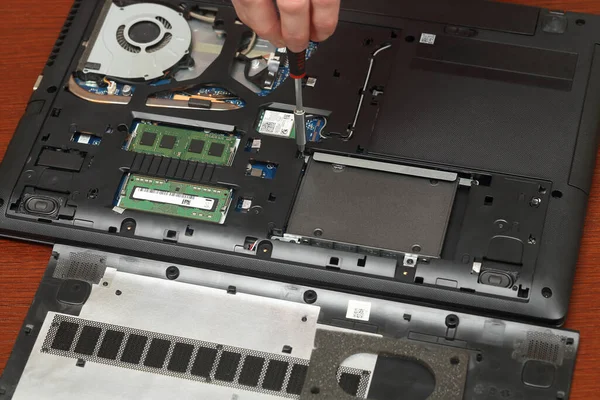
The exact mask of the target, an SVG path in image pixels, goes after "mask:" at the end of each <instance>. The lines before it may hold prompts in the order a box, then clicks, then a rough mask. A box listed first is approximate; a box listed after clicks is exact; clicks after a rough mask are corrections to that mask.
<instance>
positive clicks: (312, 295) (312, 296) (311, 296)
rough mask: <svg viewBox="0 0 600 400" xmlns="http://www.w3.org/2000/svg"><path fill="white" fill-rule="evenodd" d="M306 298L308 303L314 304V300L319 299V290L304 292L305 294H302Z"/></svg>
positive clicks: (305, 300)
mask: <svg viewBox="0 0 600 400" xmlns="http://www.w3.org/2000/svg"><path fill="white" fill-rule="evenodd" d="M302 297H303V299H304V302H305V303H306V304H313V303H314V302H316V301H317V297H318V296H317V292H315V291H314V290H307V291H306V292H304V296H302Z"/></svg>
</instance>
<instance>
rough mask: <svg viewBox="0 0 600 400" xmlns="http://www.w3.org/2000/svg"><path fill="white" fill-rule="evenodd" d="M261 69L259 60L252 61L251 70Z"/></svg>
mask: <svg viewBox="0 0 600 400" xmlns="http://www.w3.org/2000/svg"><path fill="white" fill-rule="evenodd" d="M259 67H260V61H259V60H258V59H255V60H252V63H251V64H250V68H252V69H257V68H259Z"/></svg>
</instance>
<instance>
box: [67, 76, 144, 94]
mask: <svg viewBox="0 0 600 400" xmlns="http://www.w3.org/2000/svg"><path fill="white" fill-rule="evenodd" d="M75 82H76V83H77V85H79V86H80V87H81V88H83V89H85V90H86V91H88V92H90V93H95V94H102V95H107V94H108V87H101V86H90V85H88V84H86V82H85V81H82V80H81V79H79V78H75ZM125 86H126V85H125V84H123V83H118V82H117V91H116V92H115V94H114V95H115V96H125V95H124V94H123V87H125ZM129 87H131V93H132V94H133V92H135V86H131V85H129Z"/></svg>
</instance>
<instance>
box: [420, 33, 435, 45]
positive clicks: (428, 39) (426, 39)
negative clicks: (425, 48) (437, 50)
mask: <svg viewBox="0 0 600 400" xmlns="http://www.w3.org/2000/svg"><path fill="white" fill-rule="evenodd" d="M435 38H436V36H435V35H434V34H431V33H423V34H421V40H420V42H421V43H423V44H435Z"/></svg>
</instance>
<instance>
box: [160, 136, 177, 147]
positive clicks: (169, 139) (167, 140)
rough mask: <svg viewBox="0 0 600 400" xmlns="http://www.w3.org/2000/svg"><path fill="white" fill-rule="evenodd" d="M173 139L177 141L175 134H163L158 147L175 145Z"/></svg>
mask: <svg viewBox="0 0 600 400" xmlns="http://www.w3.org/2000/svg"><path fill="white" fill-rule="evenodd" d="M175 141H177V138H176V137H175V136H169V135H165V136H163V138H162V139H161V140H160V148H161V149H172V148H173V147H175Z"/></svg>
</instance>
